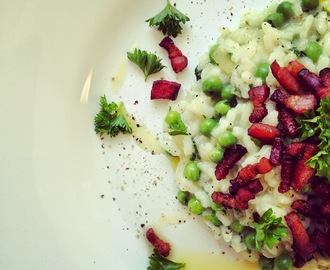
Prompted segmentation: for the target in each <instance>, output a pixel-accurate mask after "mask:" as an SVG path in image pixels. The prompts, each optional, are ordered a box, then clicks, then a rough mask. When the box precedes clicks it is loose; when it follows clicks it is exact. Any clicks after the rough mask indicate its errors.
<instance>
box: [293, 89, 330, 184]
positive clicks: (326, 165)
mask: <svg viewBox="0 0 330 270" xmlns="http://www.w3.org/2000/svg"><path fill="white" fill-rule="evenodd" d="M297 121H298V123H299V124H300V131H301V139H302V140H305V139H307V138H309V139H313V140H314V141H315V142H316V143H317V144H318V147H319V149H320V150H319V152H318V153H317V154H316V155H314V156H313V157H311V158H310V159H309V160H308V161H307V164H308V165H310V166H311V167H313V168H315V169H316V175H318V176H322V177H326V178H327V179H328V181H329V182H330V95H329V96H327V97H326V98H324V99H322V100H321V101H320V106H319V107H318V109H317V110H316V111H310V112H308V113H306V114H305V115H304V116H303V117H299V118H297Z"/></svg>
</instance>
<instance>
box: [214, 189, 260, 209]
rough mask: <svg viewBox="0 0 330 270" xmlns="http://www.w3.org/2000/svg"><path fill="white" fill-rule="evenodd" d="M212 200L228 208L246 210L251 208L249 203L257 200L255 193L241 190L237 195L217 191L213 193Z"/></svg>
mask: <svg viewBox="0 0 330 270" xmlns="http://www.w3.org/2000/svg"><path fill="white" fill-rule="evenodd" d="M211 197H212V200H213V201H214V202H216V203H218V204H222V205H224V206H225V207H228V208H235V209H240V210H246V209H248V208H249V204H248V203H249V201H250V200H252V199H254V198H255V195H254V193H253V192H251V191H249V190H247V189H243V188H240V189H239V190H238V191H237V193H236V194H235V195H231V194H227V193H222V192H218V191H215V192H213V193H212V196H211Z"/></svg>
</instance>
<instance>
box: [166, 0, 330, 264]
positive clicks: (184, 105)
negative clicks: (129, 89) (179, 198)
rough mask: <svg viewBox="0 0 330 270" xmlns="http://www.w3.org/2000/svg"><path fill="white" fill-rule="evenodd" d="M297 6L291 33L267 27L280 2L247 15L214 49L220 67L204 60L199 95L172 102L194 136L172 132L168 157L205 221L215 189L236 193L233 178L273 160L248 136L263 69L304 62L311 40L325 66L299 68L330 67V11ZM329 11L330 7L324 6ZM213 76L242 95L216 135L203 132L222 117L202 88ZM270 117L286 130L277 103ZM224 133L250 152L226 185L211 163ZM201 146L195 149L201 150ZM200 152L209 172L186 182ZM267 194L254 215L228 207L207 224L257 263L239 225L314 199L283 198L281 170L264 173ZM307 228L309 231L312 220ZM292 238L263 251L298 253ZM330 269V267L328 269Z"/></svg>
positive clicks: (254, 205) (255, 204) (272, 82)
mask: <svg viewBox="0 0 330 270" xmlns="http://www.w3.org/2000/svg"><path fill="white" fill-rule="evenodd" d="M292 3H293V4H294V14H295V15H294V18H292V19H291V20H290V21H289V23H287V24H286V25H284V26H283V27H281V28H279V29H276V28H274V27H272V26H271V25H270V24H269V23H267V22H264V19H265V16H266V15H267V14H270V13H273V12H275V10H276V7H277V5H278V3H272V4H270V5H269V6H267V7H266V8H265V9H264V10H262V11H255V10H253V11H251V10H247V11H246V12H245V13H244V15H243V16H242V19H241V22H240V25H239V27H238V28H237V29H235V30H231V29H229V28H221V35H220V37H219V38H218V40H217V42H216V45H214V44H212V46H210V48H209V50H214V48H215V47H217V48H216V49H215V50H214V53H213V58H214V60H215V61H216V62H217V63H219V64H216V63H215V64H212V63H210V57H209V51H207V53H205V55H203V56H202V57H201V58H200V61H199V65H198V69H199V70H202V72H201V79H200V80H198V81H196V82H195V83H193V85H192V86H191V89H189V90H188V91H185V93H184V96H183V97H181V98H180V99H179V100H178V101H176V102H173V103H171V109H172V110H175V111H178V112H180V113H181V118H182V120H183V122H184V123H185V125H186V126H187V127H188V135H178V136H169V135H168V134H164V136H163V145H164V148H165V149H166V151H167V152H168V153H169V154H171V155H173V156H175V157H178V158H179V163H178V166H177V168H176V183H177V185H178V187H179V189H180V190H182V191H187V192H189V193H190V194H193V195H194V196H195V197H196V198H197V199H199V200H200V202H201V204H202V206H203V207H204V208H205V209H206V210H205V211H204V212H203V214H202V215H205V216H206V215H208V214H209V212H208V210H207V209H210V207H211V201H212V199H211V195H212V193H213V192H214V191H221V192H224V193H228V188H229V186H230V183H229V180H230V179H233V178H235V176H236V175H237V172H238V171H239V170H240V169H241V168H242V167H244V166H246V165H248V164H254V163H257V162H258V161H259V160H260V158H261V157H267V158H268V157H269V155H270V151H271V145H263V146H262V147H260V145H258V144H257V143H256V142H255V140H253V139H252V138H251V137H250V136H248V133H247V130H248V128H249V127H250V125H251V123H250V122H249V116H250V113H251V112H252V109H253V105H252V102H251V101H250V100H249V99H248V97H249V96H248V90H249V89H250V88H251V86H259V85H262V84H263V81H262V80H261V79H260V78H257V77H256V76H255V75H254V74H255V70H256V67H257V65H258V63H260V62H267V63H272V62H273V60H275V59H276V60H277V62H278V63H279V64H280V66H286V65H287V64H288V63H289V62H290V61H292V60H296V59H298V57H297V55H296V54H295V52H294V51H293V50H292V48H293V46H295V48H296V49H297V50H299V51H303V50H304V49H305V48H306V45H307V43H308V41H309V40H315V39H316V38H317V39H318V40H319V43H320V44H321V45H322V47H323V52H322V54H321V56H320V58H319V60H318V61H317V62H316V63H314V62H313V61H312V60H311V59H309V58H308V57H300V58H299V62H301V63H302V64H304V65H305V66H306V67H307V68H308V69H309V70H310V71H312V72H315V73H318V72H319V71H320V70H321V69H322V68H324V67H328V66H329V64H330V58H329V57H330V31H329V30H330V23H329V17H328V14H327V12H326V11H325V9H324V8H322V7H321V8H320V11H319V12H318V13H317V14H315V13H314V15H312V14H308V13H304V12H303V11H302V8H301V6H300V1H294V2H292ZM322 5H323V7H326V6H327V4H326V3H325V2H324V1H323V3H322ZM296 36H299V37H300V38H299V42H296V43H294V44H293V42H292V41H293V40H295V37H296ZM212 76H218V77H220V78H221V80H222V82H223V84H229V83H230V84H232V85H233V86H235V87H236V89H238V90H237V91H235V95H236V96H237V103H238V104H237V106H235V107H234V108H232V109H230V110H229V112H228V113H227V115H226V116H223V117H221V118H220V119H219V123H218V125H217V127H216V128H215V129H214V130H213V131H212V133H211V136H204V135H202V134H201V133H200V131H199V125H200V122H201V121H202V120H203V119H204V118H211V117H213V116H214V101H213V100H212V98H211V97H209V96H207V95H205V94H204V93H203V92H202V83H203V81H205V80H207V79H208V78H210V77H212ZM265 83H266V84H267V85H268V86H269V87H270V89H271V93H272V91H273V90H274V89H276V88H277V87H278V86H279V84H278V82H277V81H276V79H275V78H274V77H273V75H272V74H271V72H269V74H268V76H267V78H266V80H265ZM267 109H268V115H267V116H266V118H265V119H263V121H262V122H263V123H267V124H270V125H273V126H277V124H278V119H277V117H278V112H277V111H276V110H275V103H271V102H268V103H267ZM165 130H167V125H166V124H165ZM224 130H231V131H232V132H233V134H234V135H235V136H236V137H237V140H238V141H237V143H239V144H241V145H243V146H245V147H246V149H247V151H248V153H247V154H246V155H245V156H244V158H243V159H241V160H239V162H238V163H237V164H236V165H235V168H234V170H231V171H230V172H229V174H228V176H227V177H226V179H224V180H221V181H219V180H217V179H216V178H215V174H214V171H215V167H216V164H215V163H214V162H212V161H211V160H210V158H209V152H210V150H211V149H212V148H213V147H215V146H217V138H218V136H219V134H220V133H221V132H222V131H224ZM194 144H195V145H194ZM195 148H197V149H198V153H199V155H200V159H199V160H197V162H198V166H199V169H200V171H201V175H200V179H199V180H198V181H195V182H194V181H190V180H188V179H186V178H185V177H184V173H183V170H184V167H185V165H186V164H187V163H188V162H189V161H190V157H191V156H192V155H193V153H194V151H195ZM258 178H259V180H260V182H261V183H262V185H263V187H264V190H263V191H262V192H260V193H258V194H257V195H256V198H255V199H253V200H251V201H249V209H248V210H246V211H240V210H235V209H225V210H218V211H216V216H217V217H218V219H219V220H220V221H221V225H220V226H215V225H214V224H212V223H211V222H210V221H209V220H207V219H205V222H206V224H207V225H208V226H209V227H210V228H211V230H212V231H213V232H214V236H215V238H216V239H219V240H221V241H223V242H225V243H227V244H228V245H229V246H231V247H232V248H233V249H234V250H235V251H236V252H237V253H241V254H243V256H244V257H245V258H246V259H248V260H251V261H254V262H256V261H257V260H258V257H259V255H258V253H257V252H251V251H249V250H248V249H247V246H246V245H245V243H244V241H242V236H241V235H240V234H237V233H235V232H233V231H232V230H231V229H230V225H231V224H232V223H233V222H234V221H236V220H239V221H240V223H241V224H242V225H244V226H248V225H249V224H250V223H251V222H252V221H253V216H252V215H253V213H255V212H257V213H258V214H259V215H260V216H261V215H262V214H264V213H265V212H266V211H267V210H268V209H269V208H272V209H273V212H274V214H275V215H276V216H277V217H281V218H282V219H283V223H284V224H285V220H284V216H285V215H286V214H287V213H289V212H290V211H292V209H291V207H290V205H291V203H292V201H294V200H296V199H304V198H306V197H305V195H304V194H302V193H297V192H294V191H292V190H290V191H289V192H287V193H284V194H282V193H279V192H278V190H277V187H278V184H279V181H280V167H276V168H274V169H273V170H272V171H270V172H269V173H267V174H265V175H258ZM304 222H305V223H306V224H305V225H307V223H308V219H305V220H304ZM291 245H292V236H291V235H290V230H288V236H287V238H285V239H282V241H281V242H280V243H279V244H277V245H276V246H275V247H274V248H273V249H269V248H268V247H266V246H264V247H262V249H261V251H260V253H261V254H263V255H264V256H266V257H271V258H273V257H276V256H278V255H279V254H280V253H282V252H283V251H284V250H286V252H288V253H290V254H291V255H293V250H292V248H291ZM320 265H324V267H325V268H321V266H320ZM329 265H330V262H329V261H326V260H323V259H322V258H316V259H315V260H313V261H312V262H310V263H308V264H306V265H305V266H304V269H316V268H319V269H328V268H326V267H327V266H329Z"/></svg>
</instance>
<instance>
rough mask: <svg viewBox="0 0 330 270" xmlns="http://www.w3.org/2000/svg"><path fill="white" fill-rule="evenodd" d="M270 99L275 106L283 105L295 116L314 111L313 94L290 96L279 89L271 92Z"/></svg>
mask: <svg viewBox="0 0 330 270" xmlns="http://www.w3.org/2000/svg"><path fill="white" fill-rule="evenodd" d="M270 99H271V100H272V101H274V102H276V103H277V104H282V105H284V106H285V107H286V108H288V109H291V110H292V111H294V112H295V113H297V114H304V113H305V112H308V111H309V110H312V109H314V107H315V105H316V103H317V102H316V99H315V96H314V95H313V94H304V95H290V94H287V93H284V92H283V91H281V90H279V89H276V90H275V91H274V92H273V94H272V95H271V97H270Z"/></svg>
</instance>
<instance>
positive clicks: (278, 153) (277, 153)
mask: <svg viewBox="0 0 330 270" xmlns="http://www.w3.org/2000/svg"><path fill="white" fill-rule="evenodd" d="M284 148H285V147H284V142H283V139H282V138H280V137H276V138H274V140H273V143H272V150H271V151H270V156H269V162H270V164H271V165H272V166H273V167H276V166H279V165H281V164H282V160H283V155H284Z"/></svg>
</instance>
